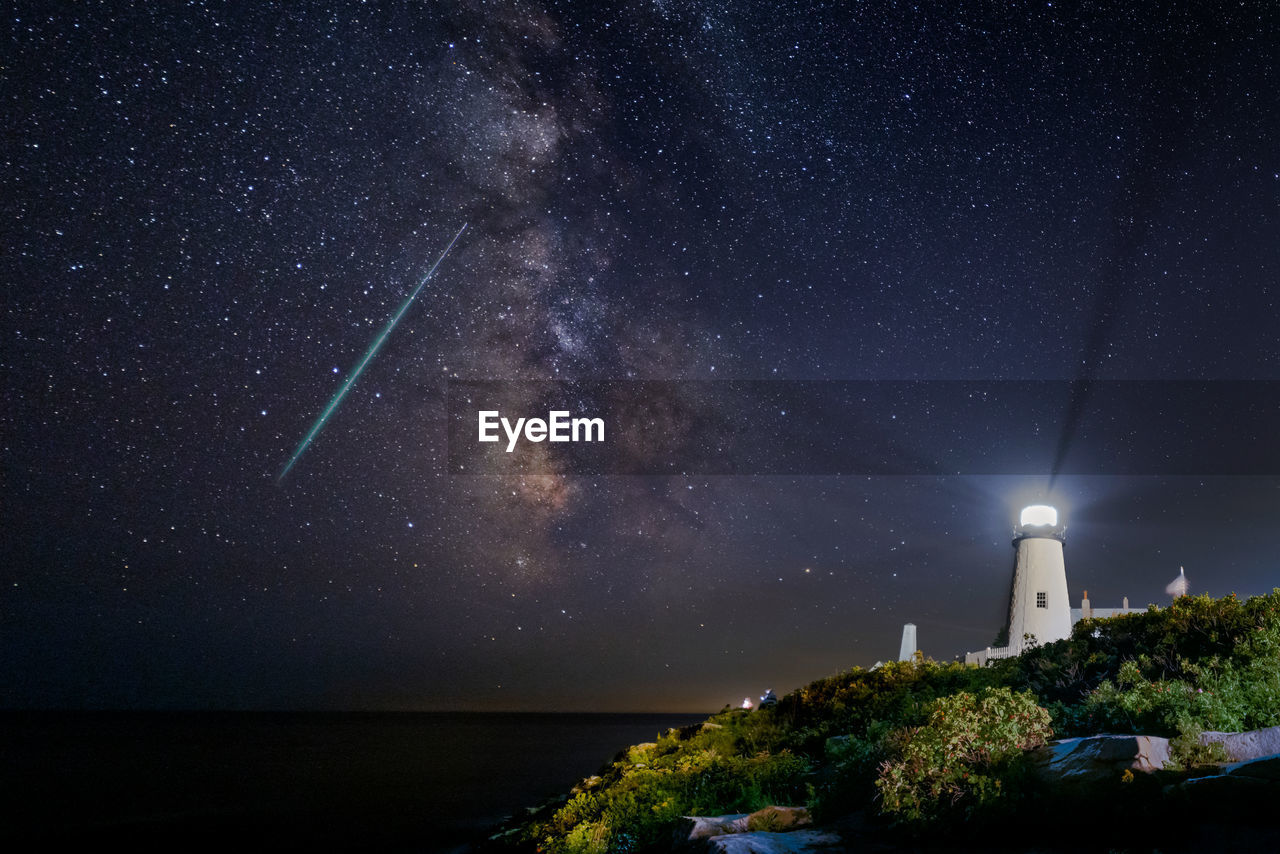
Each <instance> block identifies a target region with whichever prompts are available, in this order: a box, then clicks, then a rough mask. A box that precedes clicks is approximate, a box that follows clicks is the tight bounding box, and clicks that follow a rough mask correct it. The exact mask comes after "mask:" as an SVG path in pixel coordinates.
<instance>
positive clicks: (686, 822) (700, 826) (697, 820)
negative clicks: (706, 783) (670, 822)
mask: <svg viewBox="0 0 1280 854" xmlns="http://www.w3.org/2000/svg"><path fill="white" fill-rule="evenodd" d="M746 829H747V814H746V813H736V814H731V815H686V816H681V818H680V823H679V824H677V825H676V830H675V843H676V845H677V846H682V845H687V844H688V843H690V842H698V841H699V840H703V839H710V838H711V837H713V836H723V835H725V834H726V833H745V832H746Z"/></svg>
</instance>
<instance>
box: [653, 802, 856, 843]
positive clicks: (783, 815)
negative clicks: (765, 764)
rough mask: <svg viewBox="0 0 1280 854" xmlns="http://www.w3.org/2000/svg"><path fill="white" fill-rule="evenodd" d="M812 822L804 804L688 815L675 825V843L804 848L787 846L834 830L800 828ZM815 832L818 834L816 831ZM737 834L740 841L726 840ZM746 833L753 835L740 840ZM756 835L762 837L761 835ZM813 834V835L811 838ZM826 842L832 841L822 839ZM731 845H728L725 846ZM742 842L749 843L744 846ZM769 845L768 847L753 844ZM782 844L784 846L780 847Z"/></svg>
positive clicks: (817, 837)
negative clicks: (777, 838) (825, 831)
mask: <svg viewBox="0 0 1280 854" xmlns="http://www.w3.org/2000/svg"><path fill="white" fill-rule="evenodd" d="M812 824H813V818H812V817H811V816H810V815H809V811H808V810H807V809H805V808H804V807H765V808H764V809H762V810H757V811H755V812H753V813H749V814H748V813H731V814H729V815H715V816H705V815H687V816H684V817H683V818H681V820H680V824H679V825H678V826H677V828H676V833H675V843H676V847H678V848H688V847H690V846H692V847H700V848H702V849H703V850H709V851H734V852H747V851H803V850H809V849H807V848H787V847H785V846H788V845H793V844H797V845H798V844H802V843H803V844H817V843H818V842H819V841H820V840H819V837H820V836H821V837H823V838H825V837H826V836H831V837H832V838H836V839H838V837H835V835H834V834H830V833H818V832H817V831H806V832H802V831H800V830H799V828H804V827H808V826H809V825H812ZM815 834H816V835H815ZM775 836H788V837H790V836H796V837H798V838H797V839H796V840H781V841H780V840H773V839H771V837H775ZM728 837H734V838H735V839H739V840H740V841H735V842H724V841H722V840H723V839H727V838H728ZM744 837H752V839H746V840H745V841H741V840H742V838H744ZM756 837H759V838H758V839H757V838H756ZM810 837H812V838H810ZM822 844H824V845H826V844H829V843H826V842H823V843H822ZM726 845H727V846H728V847H727V848H726V847H725V846H726ZM743 845H746V846H748V847H746V848H744V847H742V846H743ZM752 845H756V846H760V845H766V846H768V847H766V848H759V847H755V848H753V847H750V846H752ZM779 846H783V847H779Z"/></svg>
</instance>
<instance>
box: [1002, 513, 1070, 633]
mask: <svg viewBox="0 0 1280 854" xmlns="http://www.w3.org/2000/svg"><path fill="white" fill-rule="evenodd" d="M1066 530H1067V529H1066V526H1064V525H1059V524H1058V511H1057V510H1055V509H1054V508H1052V507H1050V506H1048V505H1047V504H1033V505H1031V506H1030V507H1024V508H1023V509H1022V513H1021V514H1020V516H1019V517H1018V526H1017V527H1016V528H1015V529H1014V539H1013V547H1014V548H1015V549H1017V550H1018V558H1017V568H1016V569H1015V570H1014V574H1013V596H1012V599H1011V601H1010V604H1009V653H1010V654H1013V655H1017V654H1018V653H1020V652H1022V650H1024V649H1026V647H1027V645H1028V642H1029V641H1030V638H1032V637H1034V643H1037V644H1046V643H1050V642H1052V641H1057V640H1063V639H1064V638H1067V637H1070V635H1071V603H1070V602H1069V601H1068V600H1067V569H1066V566H1065V565H1064V563H1063V560H1062V541H1063V538H1064V536H1065V535H1066Z"/></svg>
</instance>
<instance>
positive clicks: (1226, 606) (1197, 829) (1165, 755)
mask: <svg viewBox="0 0 1280 854" xmlns="http://www.w3.org/2000/svg"><path fill="white" fill-rule="evenodd" d="M1277 726H1280V588H1277V589H1276V590H1274V591H1272V592H1271V593H1270V594H1267V595H1263V596H1255V597H1252V598H1250V599H1248V600H1247V601H1246V600H1240V599H1238V598H1237V597H1235V596H1234V595H1232V596H1227V597H1225V598H1221V599H1213V598H1210V597H1208V596H1194V597H1189V596H1183V597H1181V598H1178V599H1176V600H1175V601H1174V602H1173V603H1172V605H1170V606H1169V607H1167V608H1158V607H1155V606H1152V607H1150V608H1149V609H1148V610H1147V611H1145V612H1141V613H1133V614H1127V615H1124V616H1120V617H1115V618H1111V619H1086V620H1082V621H1081V622H1079V623H1078V624H1076V626H1075V627H1074V629H1073V631H1072V635H1071V637H1070V638H1068V639H1066V640H1063V641H1058V642H1056V643H1052V644H1048V645H1045V646H1041V647H1035V648H1033V649H1031V650H1030V651H1028V652H1026V653H1024V654H1023V655H1021V656H1019V657H1017V658H1011V659H1006V660H1002V661H997V662H994V663H993V664H992V665H991V666H989V667H984V668H977V667H973V666H968V667H966V666H964V665H961V664H955V663H949V664H941V663H937V662H934V661H930V660H918V661H914V662H894V663H890V664H886V665H882V666H879V667H877V668H875V669H873V670H863V669H860V668H854V669H853V670H850V671H847V672H844V673H840V674H838V675H835V676H831V677H828V678H826V679H821V680H818V681H816V682H814V683H812V684H810V685H808V686H805V687H804V688H801V689H799V690H796V691H794V692H792V693H790V694H788V695H786V696H785V697H783V698H781V700H779V702H778V703H777V705H776V706H772V707H766V708H761V709H758V710H754V711H749V710H742V709H729V708H726V709H725V710H724V711H721V712H720V713H719V714H716V715H713V716H712V717H710V718H708V719H707V720H706V721H705V722H703V723H702V724H700V725H695V726H691V727H687V728H684V729H680V730H670V731H668V732H667V733H665V734H663V735H661V736H660V737H659V738H657V740H656V741H654V742H651V743H646V744H637V745H634V746H632V747H630V748H629V749H627V750H625V751H623V752H622V753H620V754H619V755H618V756H617V758H616V759H615V760H614V761H613V762H612V763H610V764H609V765H608V766H607V767H605V768H603V769H601V770H600V772H599V773H598V774H597V775H596V776H592V777H589V778H587V779H585V780H583V781H582V782H581V783H580V784H579V785H578V786H576V787H575V788H574V789H573V790H572V791H571V792H569V793H567V794H566V795H565V796H564V797H563V798H561V799H559V800H558V801H557V802H555V803H552V804H548V805H544V806H543V807H542V808H540V809H538V810H536V811H533V812H531V814H530V815H529V816H526V817H524V818H523V819H521V820H520V821H517V822H513V823H512V824H510V825H508V826H507V827H505V828H503V829H502V830H501V831H500V832H498V833H496V834H495V835H494V837H493V839H492V840H491V841H490V845H492V846H494V847H496V848H498V849H504V850H528V851H535V850H536V851H545V852H554V854H597V852H613V851H617V852H626V851H646V850H667V849H670V848H671V847H672V846H673V845H682V844H688V839H687V837H688V834H689V831H688V829H689V827H690V822H689V820H688V819H685V818H683V817H686V816H725V817H730V818H733V817H736V820H738V829H740V830H749V831H766V832H767V831H771V830H786V829H787V827H786V826H785V825H788V824H789V823H791V822H794V821H796V820H797V819H796V818H795V816H797V815H798V816H800V817H801V819H800V820H803V822H804V823H806V824H807V823H810V822H813V823H815V826H816V827H831V828H836V829H838V830H840V831H841V832H842V833H843V834H844V837H843V838H844V839H845V840H846V841H847V840H848V838H849V835H850V834H855V835H857V836H859V837H861V838H862V841H863V842H865V843H867V844H875V845H881V846H888V847H889V848H893V847H897V846H901V845H908V844H910V845H926V846H928V845H936V844H943V843H945V844H946V845H948V846H955V845H959V846H962V847H963V846H979V847H981V846H987V847H989V845H990V840H991V837H990V836H989V834H990V833H991V832H992V830H993V829H997V828H998V829H1001V832H1002V833H1005V834H1006V835H1004V836H1002V837H1001V838H1002V839H1004V840H1006V842H1007V841H1009V840H1023V841H1022V842H1019V843H1009V844H1012V846H1013V848H1014V849H1015V850H1033V849H1034V850H1039V849H1040V848H1044V847H1050V848H1052V847H1055V846H1059V845H1063V844H1066V843H1067V841H1068V840H1066V839H1062V838H1059V837H1056V836H1051V837H1046V836H1044V834H1043V828H1044V822H1045V818H1046V815H1047V814H1046V813H1045V812H1044V811H1043V809H1044V808H1046V807H1048V806H1050V805H1051V806H1052V808H1053V813H1052V814H1053V815H1057V816H1060V815H1064V813H1063V812H1062V811H1063V810H1066V809H1070V810H1074V811H1075V812H1073V813H1071V814H1072V815H1075V816H1077V817H1078V822H1077V823H1076V827H1077V831H1078V832H1080V833H1083V834H1085V835H1084V836H1074V837H1072V840H1071V841H1072V842H1073V845H1075V847H1089V846H1090V845H1092V846H1098V847H1101V849H1103V850H1106V849H1107V848H1109V847H1115V846H1116V845H1122V846H1124V845H1134V844H1141V845H1162V846H1164V847H1166V848H1172V849H1178V847H1179V846H1180V845H1182V846H1186V845H1192V844H1193V842H1194V840H1200V843H1203V841H1204V833H1211V834H1216V836H1214V838H1215V839H1217V840H1218V841H1219V842H1222V844H1223V845H1224V846H1226V848H1228V849H1229V848H1231V847H1232V845H1234V844H1235V843H1233V842H1231V841H1230V840H1232V839H1235V840H1237V841H1238V842H1239V845H1241V846H1244V847H1247V846H1249V845H1251V844H1253V842H1256V838H1257V837H1258V834H1264V835H1265V834H1267V833H1269V832H1270V831H1269V830H1268V826H1266V824H1265V816H1264V815H1263V814H1260V813H1258V812H1257V811H1256V810H1253V809H1252V808H1251V807H1250V804H1251V803H1253V801H1252V800H1251V798H1253V799H1258V798H1261V797H1263V795H1262V794H1261V793H1262V792H1263V791H1266V792H1269V793H1270V794H1268V795H1267V797H1273V796H1274V793H1275V783H1274V781H1273V782H1272V784H1271V785H1270V786H1269V787H1266V786H1264V787H1261V788H1259V787H1257V786H1253V787H1252V788H1251V784H1245V783H1241V784H1239V785H1235V784H1233V785H1234V786H1235V788H1233V789H1231V791H1226V789H1227V788H1230V787H1223V786H1217V787H1207V786H1199V787H1196V788H1195V789H1194V791H1195V792H1196V793H1197V794H1195V798H1197V799H1199V800H1192V801H1188V798H1191V797H1192V796H1191V795H1189V794H1188V792H1190V791H1192V789H1191V788H1189V787H1188V786H1187V785H1186V781H1187V780H1195V779H1197V778H1204V777H1206V775H1214V774H1217V773H1218V772H1219V771H1221V769H1222V767H1223V763H1226V762H1228V761H1229V760H1230V759H1232V758H1233V757H1232V756H1231V755H1230V751H1229V750H1228V744H1227V743H1226V742H1224V741H1223V739H1222V737H1219V736H1214V735H1213V734H1214V733H1240V732H1247V731H1253V730H1264V729H1266V728H1269V727H1277ZM1101 734H1110V735H1125V734H1132V735H1141V736H1149V737H1150V738H1146V739H1134V738H1128V739H1110V740H1106V739H1102V740H1089V739H1088V738H1087V737H1092V736H1099V735H1101ZM1206 734H1208V735H1206ZM1276 734H1277V735H1280V731H1278V732H1277V733H1276ZM1082 737H1083V740H1081V741H1064V739H1075V738H1082ZM1166 739H1167V743H1166V741H1165V740H1166ZM1099 744H1104V745H1110V746H1109V747H1106V749H1107V750H1111V751H1112V752H1114V750H1115V749H1116V748H1115V747H1114V745H1117V744H1119V745H1122V747H1123V745H1129V746H1130V747H1123V749H1126V750H1132V749H1135V748H1132V745H1135V744H1136V745H1138V747H1137V748H1136V750H1137V751H1138V753H1137V759H1135V760H1133V761H1130V759H1128V758H1126V759H1125V763H1127V764H1125V763H1122V764H1121V765H1116V764H1115V763H1114V762H1113V763H1112V764H1111V765H1105V764H1103V765H1101V766H1097V767H1101V768H1103V769H1104V770H1103V771H1101V772H1099V771H1098V770H1097V768H1096V767H1095V768H1094V770H1093V771H1092V772H1091V773H1088V774H1083V773H1081V772H1080V771H1079V768H1075V769H1074V770H1071V771H1070V772H1066V771H1062V772H1055V771H1054V770H1053V768H1054V767H1056V766H1055V765H1054V763H1055V762H1056V761H1058V759H1059V758H1060V756H1059V755H1060V754H1065V753H1070V752H1072V751H1075V752H1076V753H1081V752H1087V751H1082V749H1078V748H1081V746H1082V745H1087V746H1089V749H1090V750H1093V751H1094V753H1097V752H1098V748H1097V747H1096V745H1099ZM1152 745H1158V749H1157V748H1154V747H1152ZM1144 751H1146V752H1145V753H1144ZM1104 752H1105V751H1104ZM1148 754H1150V755H1148ZM1157 754H1158V758H1152V757H1156V756H1157ZM1125 756H1126V757H1128V754H1125ZM1077 758H1078V757H1077ZM1148 760H1150V761H1148ZM1073 761H1075V760H1073ZM1095 765H1096V763H1095ZM1268 767H1270V766H1268ZM1109 768H1110V769H1114V773H1112V772H1111V771H1108V770H1105V769H1109ZM1046 769H1048V770H1046ZM1135 770H1136V772H1137V773H1136V774H1135ZM1055 773H1057V774H1058V776H1057V777H1055V776H1054V775H1055ZM1268 773H1270V772H1268ZM1237 779H1239V778H1237ZM1253 779H1254V778H1252V777H1250V778H1249V780H1251V781H1252V780H1253ZM1073 781H1074V784H1072V783H1073ZM1251 793H1252V794H1251ZM1206 799H1208V800H1206ZM1189 804H1190V805H1191V806H1193V807H1197V808H1198V807H1199V806H1205V807H1206V808H1208V807H1212V812H1211V814H1197V815H1194V816H1188V815H1187V814H1186V812H1185V811H1186V809H1187V807H1188V805H1189ZM775 805H777V806H791V807H804V808H806V809H804V810H800V811H791V812H784V811H779V810H765V809H764V808H766V807H770V806H775ZM761 810H764V812H758V811H761ZM1259 822H1262V824H1259ZM748 825H754V826H750V827H748ZM1206 829H1207V830H1206ZM1014 831H1016V832H1014ZM1009 833H1013V835H1007V834H1009ZM1027 833H1030V834H1033V835H1031V836H1027V835H1025V834H1027ZM1223 834H1226V835H1225V836H1224V835H1223ZM695 835H696V833H695ZM984 840H985V842H984ZM1035 840H1038V841H1035ZM1086 840H1087V841H1088V844H1087V845H1086V844H1085V841H1086ZM1033 841H1034V842H1033ZM1003 844H1004V843H1002V845H1003ZM1201 847H1204V846H1203V845H1201ZM1210 847H1212V846H1210ZM744 850H746V849H744Z"/></svg>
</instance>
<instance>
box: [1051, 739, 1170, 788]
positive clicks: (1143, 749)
mask: <svg viewBox="0 0 1280 854" xmlns="http://www.w3.org/2000/svg"><path fill="white" fill-rule="evenodd" d="M1031 758H1032V762H1033V767H1034V768H1035V771H1036V775H1037V776H1038V777H1040V778H1041V779H1042V780H1044V781H1046V782H1048V783H1071V784H1091V783H1100V782H1114V781H1116V780H1119V779H1120V777H1121V776H1122V775H1123V774H1124V772H1125V771H1130V772H1134V771H1139V772H1144V773H1150V772H1152V771H1158V770H1160V769H1161V768H1163V767H1164V763H1165V762H1166V761H1167V760H1168V759H1169V740H1168V739H1167V738H1160V737H1159V736H1154V735H1094V736H1089V737H1087V738H1065V739H1061V740H1059V741H1052V742H1050V743H1049V744H1047V745H1045V746H1044V747H1041V748H1037V749H1036V750H1034V751H1032V754H1031Z"/></svg>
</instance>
